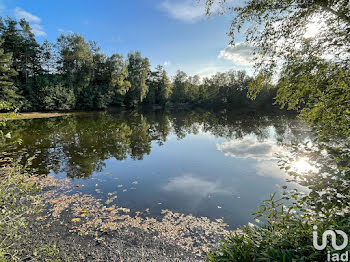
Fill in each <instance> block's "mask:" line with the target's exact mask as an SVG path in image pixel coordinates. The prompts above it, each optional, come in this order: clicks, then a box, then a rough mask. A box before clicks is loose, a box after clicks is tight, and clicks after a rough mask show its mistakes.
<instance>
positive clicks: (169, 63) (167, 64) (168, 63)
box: [163, 61, 171, 66]
mask: <svg viewBox="0 0 350 262" xmlns="http://www.w3.org/2000/svg"><path fill="white" fill-rule="evenodd" d="M163 65H164V66H170V65H171V62H170V61H165V62H164V64H163Z"/></svg>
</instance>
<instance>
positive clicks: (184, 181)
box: [163, 174, 232, 197]
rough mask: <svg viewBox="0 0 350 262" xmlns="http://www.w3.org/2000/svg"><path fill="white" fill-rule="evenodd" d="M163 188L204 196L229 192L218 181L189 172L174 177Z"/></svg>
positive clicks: (229, 192)
mask: <svg viewBox="0 0 350 262" xmlns="http://www.w3.org/2000/svg"><path fill="white" fill-rule="evenodd" d="M163 190H165V191H169V192H177V193H181V194H185V195H194V196H197V197H198V196H199V197H205V196H207V195H209V194H231V193H232V192H231V191H230V190H227V189H225V188H223V185H221V184H220V183H219V182H218V181H209V180H205V179H203V178H201V177H197V176H193V175H191V174H188V175H183V176H179V177H175V178H173V179H171V180H170V182H169V183H168V184H166V185H165V186H163Z"/></svg>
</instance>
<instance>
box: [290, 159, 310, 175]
mask: <svg viewBox="0 0 350 262" xmlns="http://www.w3.org/2000/svg"><path fill="white" fill-rule="evenodd" d="M293 167H294V169H295V171H296V172H298V173H305V172H308V171H311V170H314V167H313V166H312V165H310V164H309V162H308V161H307V159H306V158H299V159H297V160H296V161H295V162H294V163H293Z"/></svg>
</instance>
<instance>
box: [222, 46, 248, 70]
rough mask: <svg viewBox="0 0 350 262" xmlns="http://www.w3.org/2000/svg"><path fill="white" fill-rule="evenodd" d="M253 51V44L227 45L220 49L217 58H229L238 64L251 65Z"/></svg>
mask: <svg viewBox="0 0 350 262" xmlns="http://www.w3.org/2000/svg"><path fill="white" fill-rule="evenodd" d="M253 51H254V47H253V46H251V45H247V44H244V43H238V44H236V45H235V46H232V45H229V46H227V47H226V48H225V49H224V50H221V51H220V53H219V55H218V58H223V59H226V60H230V61H232V62H234V63H235V64H236V65H240V66H251V65H253Z"/></svg>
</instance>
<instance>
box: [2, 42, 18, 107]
mask: <svg viewBox="0 0 350 262" xmlns="http://www.w3.org/2000/svg"><path fill="white" fill-rule="evenodd" d="M0 45H1V42H0ZM11 57H12V55H11V54H5V53H4V49H2V48H0V110H9V109H10V108H13V107H17V106H18V102H19V101H18V100H19V96H18V94H17V89H16V87H15V86H14V85H13V82H12V79H13V77H14V76H16V75H17V73H16V71H14V70H13V69H12V68H11V66H12V62H11Z"/></svg>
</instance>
